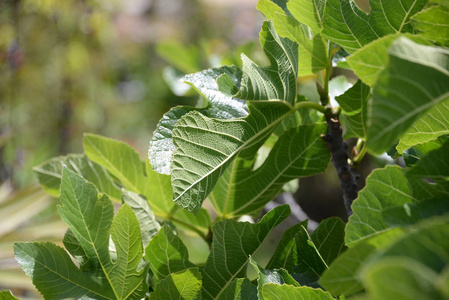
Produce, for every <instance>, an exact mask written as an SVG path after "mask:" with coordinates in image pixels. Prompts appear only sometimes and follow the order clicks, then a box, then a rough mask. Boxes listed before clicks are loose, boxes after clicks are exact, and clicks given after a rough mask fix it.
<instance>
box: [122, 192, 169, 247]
mask: <svg viewBox="0 0 449 300" xmlns="http://www.w3.org/2000/svg"><path fill="white" fill-rule="evenodd" d="M122 193H123V202H124V203H126V205H128V206H129V207H130V208H131V209H132V210H133V212H134V214H135V215H136V217H137V220H138V221H139V227H140V231H141V233H142V244H143V248H146V246H147V245H148V242H149V241H150V240H151V238H152V237H153V236H154V235H155V234H156V233H157V232H158V231H159V229H160V228H161V225H160V224H159V223H158V221H156V217H155V216H154V214H153V211H152V210H151V208H150V206H149V205H148V201H147V200H146V199H144V198H142V197H141V196H140V195H139V194H136V193H133V192H128V191H126V190H123V191H122Z"/></svg>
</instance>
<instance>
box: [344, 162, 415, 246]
mask: <svg viewBox="0 0 449 300" xmlns="http://www.w3.org/2000/svg"><path fill="white" fill-rule="evenodd" d="M414 201H417V200H416V199H415V198H414V197H413V193H412V190H411V188H410V186H409V183H408V181H407V179H406V177H405V175H404V172H403V170H402V169H401V168H400V167H398V166H387V167H386V168H383V169H378V170H375V171H374V172H373V173H371V175H370V176H369V177H368V178H367V180H366V186H365V188H364V189H363V190H362V191H360V192H359V196H358V198H357V199H356V200H355V201H354V203H353V204H352V210H353V215H352V216H350V217H349V221H348V224H347V225H346V236H345V240H346V244H347V245H348V246H349V247H351V246H353V245H354V244H356V243H358V242H359V241H361V240H363V239H365V238H368V237H370V236H373V235H375V234H378V233H380V232H382V231H385V230H387V229H388V228H389V226H388V225H387V224H386V223H385V220H384V219H383V217H382V211H384V210H386V209H389V208H392V207H395V206H401V205H404V204H406V203H412V202H414Z"/></svg>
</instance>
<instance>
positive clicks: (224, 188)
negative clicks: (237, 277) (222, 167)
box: [210, 124, 330, 216]
mask: <svg viewBox="0 0 449 300" xmlns="http://www.w3.org/2000/svg"><path fill="white" fill-rule="evenodd" d="M325 133H326V126H325V125H324V124H315V125H304V126H299V127H296V128H293V129H290V130H288V131H286V132H285V133H284V134H282V135H281V136H280V138H279V139H278V141H277V142H276V144H275V145H274V147H273V148H272V149H271V151H270V153H269V155H268V157H267V158H266V159H265V161H264V162H263V164H262V165H261V166H259V167H257V168H255V169H253V168H252V166H251V164H247V161H244V160H237V161H236V163H237V164H238V163H241V164H246V165H247V166H248V167H246V168H245V167H239V166H238V165H236V164H234V165H232V167H229V168H228V170H227V171H226V172H225V174H224V176H223V178H221V179H220V181H219V182H218V184H217V189H214V192H213V195H212V197H211V198H210V199H211V202H212V204H213V205H214V207H215V209H216V211H217V212H219V214H221V215H224V216H240V215H244V214H251V213H253V212H257V211H258V210H260V209H261V208H263V207H264V206H265V204H266V203H268V202H269V201H271V200H272V199H274V197H275V196H276V195H277V194H278V193H279V192H280V191H281V189H282V187H283V186H284V184H286V183H287V182H289V181H291V180H293V179H295V178H299V177H304V176H310V175H313V174H317V173H320V172H324V170H325V169H326V167H327V164H328V162H329V159H330V156H329V150H328V148H327V144H326V143H325V142H324V141H323V140H322V138H321V135H322V134H325ZM228 172H229V173H230V174H227V173H228ZM227 175H229V176H227Z"/></svg>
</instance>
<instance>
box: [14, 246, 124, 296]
mask: <svg viewBox="0 0 449 300" xmlns="http://www.w3.org/2000/svg"><path fill="white" fill-rule="evenodd" d="M14 253H15V256H16V259H17V261H18V262H19V264H20V265H21V267H22V269H23V270H24V271H25V273H26V274H27V275H28V276H29V277H31V279H32V280H33V284H34V285H35V286H36V287H37V289H38V290H39V292H41V293H42V295H44V296H45V299H64V298H75V299H80V298H82V297H89V298H93V299H116V298H115V295H114V293H113V292H112V289H111V287H110V285H109V283H108V282H107V281H106V280H101V277H98V276H94V275H93V274H91V273H87V272H81V271H80V270H79V269H78V268H77V267H76V266H75V265H74V264H73V262H72V260H71V258H70V257H69V255H68V254H67V252H65V251H64V249H62V248H61V247H59V246H56V245H54V244H52V243H16V244H14Z"/></svg>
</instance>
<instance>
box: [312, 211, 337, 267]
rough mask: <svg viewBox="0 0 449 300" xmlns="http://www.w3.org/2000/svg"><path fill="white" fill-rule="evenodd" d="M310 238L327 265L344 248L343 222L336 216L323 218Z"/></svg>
mask: <svg viewBox="0 0 449 300" xmlns="http://www.w3.org/2000/svg"><path fill="white" fill-rule="evenodd" d="M304 228H306V227H304ZM310 238H311V239H312V241H313V243H314V245H315V247H316V249H317V251H318V252H319V253H320V256H321V257H322V258H323V260H324V262H325V263H326V264H327V265H329V264H330V263H332V262H333V261H334V260H335V259H336V258H337V257H339V256H340V254H341V253H342V252H344V251H345V250H346V246H345V241H344V238H345V223H344V222H343V220H342V219H340V218H337V217H332V218H328V219H325V220H323V221H321V222H320V224H319V225H318V227H317V228H316V229H315V231H314V232H313V233H312V234H311V235H310Z"/></svg>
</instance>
